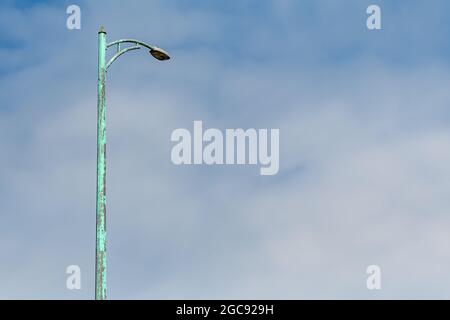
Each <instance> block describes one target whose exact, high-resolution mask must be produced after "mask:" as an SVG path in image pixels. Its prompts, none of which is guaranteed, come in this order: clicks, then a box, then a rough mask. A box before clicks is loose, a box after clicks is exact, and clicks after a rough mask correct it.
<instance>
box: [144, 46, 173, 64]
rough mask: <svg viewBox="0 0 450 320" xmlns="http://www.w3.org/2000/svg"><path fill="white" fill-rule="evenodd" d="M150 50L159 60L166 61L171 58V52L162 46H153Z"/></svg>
mask: <svg viewBox="0 0 450 320" xmlns="http://www.w3.org/2000/svg"><path fill="white" fill-rule="evenodd" d="M149 52H150V54H151V55H152V56H153V57H154V58H155V59H157V60H160V61H164V60H169V59H170V56H169V54H168V53H167V52H165V51H164V50H163V49H161V48H158V47H153V48H152V49H151V50H150V51H149Z"/></svg>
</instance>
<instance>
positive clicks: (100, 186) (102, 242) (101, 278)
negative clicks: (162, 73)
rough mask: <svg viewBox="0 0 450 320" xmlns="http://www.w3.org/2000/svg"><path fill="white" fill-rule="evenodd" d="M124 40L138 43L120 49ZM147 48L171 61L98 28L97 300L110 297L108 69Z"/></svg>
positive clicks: (159, 58) (161, 53) (140, 44)
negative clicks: (108, 53)
mask: <svg viewBox="0 0 450 320" xmlns="http://www.w3.org/2000/svg"><path fill="white" fill-rule="evenodd" d="M122 43H132V44H134V46H132V47H128V48H125V49H122V50H121V49H120V45H121V44H122ZM113 45H117V53H116V54H115V55H114V56H113V57H112V58H111V59H110V60H109V62H108V63H106V50H107V48H109V47H111V46H113ZM140 47H145V48H148V49H149V50H150V53H151V54H152V55H153V56H154V57H155V58H156V59H158V60H168V59H169V55H168V54H167V53H166V52H165V51H164V50H162V49H159V48H157V47H153V46H150V45H148V44H146V43H144V42H141V41H138V40H134V39H121V40H117V41H114V42H111V43H109V44H107V43H106V31H105V29H104V28H103V27H101V28H100V30H99V31H98V97H97V208H96V246H95V299H97V300H104V299H106V104H105V81H106V70H107V68H108V67H109V66H110V65H111V64H112V63H113V62H114V61H115V60H116V59H117V58H118V57H120V56H121V55H122V54H124V53H126V52H128V51H131V50H136V49H139V48H140Z"/></svg>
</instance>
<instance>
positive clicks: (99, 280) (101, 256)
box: [95, 27, 106, 300]
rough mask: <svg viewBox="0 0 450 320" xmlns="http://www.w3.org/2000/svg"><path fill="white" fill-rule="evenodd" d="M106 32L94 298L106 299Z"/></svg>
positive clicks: (101, 49) (101, 42)
mask: <svg viewBox="0 0 450 320" xmlns="http://www.w3.org/2000/svg"><path fill="white" fill-rule="evenodd" d="M105 77H106V32H105V30H104V28H103V27H101V28H100V30H99V32H98V98H97V210H96V247H95V248H96V250H95V252H96V266H95V268H96V270H95V271H96V272H95V299H97V300H104V299H106V105H105Z"/></svg>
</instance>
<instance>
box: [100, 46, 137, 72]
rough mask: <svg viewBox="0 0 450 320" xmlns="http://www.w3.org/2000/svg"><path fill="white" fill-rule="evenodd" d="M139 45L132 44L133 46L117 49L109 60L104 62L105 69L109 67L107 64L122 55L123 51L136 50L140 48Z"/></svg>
mask: <svg viewBox="0 0 450 320" xmlns="http://www.w3.org/2000/svg"><path fill="white" fill-rule="evenodd" d="M140 48H141V47H140V46H134V47H129V48H126V49H122V50H120V51H118V52H117V53H116V54H115V55H114V56H113V57H112V58H111V59H110V60H109V61H108V63H107V64H106V70H108V68H109V66H110V65H111V64H112V63H113V62H114V61H116V59H117V58H118V57H120V56H121V55H123V54H124V53H125V52H128V51H131V50H137V49H140Z"/></svg>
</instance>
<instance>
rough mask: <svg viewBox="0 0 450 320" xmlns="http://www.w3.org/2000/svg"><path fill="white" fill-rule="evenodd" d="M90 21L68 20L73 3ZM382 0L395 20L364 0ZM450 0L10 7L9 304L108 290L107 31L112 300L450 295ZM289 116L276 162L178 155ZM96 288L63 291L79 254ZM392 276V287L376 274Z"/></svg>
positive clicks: (3, 232)
mask: <svg viewBox="0 0 450 320" xmlns="http://www.w3.org/2000/svg"><path fill="white" fill-rule="evenodd" d="M70 4H77V5H79V6H80V7H81V14H82V22H81V23H82V25H81V26H82V29H81V30H73V31H70V30H67V28H66V18H67V14H66V8H67V6H68V5H70ZM370 4H378V5H380V6H381V8H382V27H383V30H381V31H369V30H368V29H367V28H366V18H367V14H366V8H367V6H368V5H370ZM448 12H450V4H449V3H448V1H444V0H433V1H419V0H417V1H415V0H414V1H386V0H385V1H382V0H371V1H365V0H345V1H335V0H320V1H313V0H308V1H294V0H292V1H290V0H273V1H257V0H252V1H250V0H241V1H193V0H190V1H188V0H180V1H163V0H161V1H143V0H142V1H137V0H133V1H127V2H124V1H118V0H117V1H19V0H16V1H12V0H6V1H2V2H1V4H0V218H1V223H0V298H6V299H12V298H19V299H23V298H32V299H40V298H43V299H48V298H56V299H91V298H93V293H94V259H95V181H96V179H95V170H96V165H95V161H96V94H97V92H96V89H97V87H96V81H97V71H96V65H97V30H98V28H99V26H100V25H102V24H103V25H104V26H105V28H106V30H107V32H108V39H109V40H115V39H119V38H124V37H131V38H137V39H142V40H144V41H148V42H150V43H152V44H155V45H158V46H160V47H163V48H165V49H166V50H168V51H169V52H170V53H171V55H172V56H173V59H172V60H171V61H170V62H168V63H159V62H157V61H154V60H153V59H149V58H148V55H147V54H146V53H145V51H144V50H141V51H135V52H131V53H128V54H127V55H125V56H123V57H121V58H120V60H118V62H116V63H115V64H114V65H113V66H112V67H111V69H110V70H109V72H108V79H107V106H108V114H107V118H108V119H107V121H108V123H107V134H108V147H107V151H108V154H107V160H108V168H107V197H108V200H107V214H108V218H107V222H108V225H107V227H108V285H109V288H108V295H109V297H110V298H112V299H134V298H143V299H147V298H149V299H163V298H179V299H185V298H186V299H188V298H189V299H201V298H203V299H206V298H210V299H215V298H226V299H231V298H253V299H255V298H266V299H282V298H285V299H301V298H339V299H341V298H344V299H346V298H361V299H378V298H387V299H391V298H438V299H441V298H447V299H448V298H450V277H449V276H448V270H449V269H450V235H449V234H450V232H449V231H450V215H449V213H450V197H449V192H450V167H449V165H448V164H449V163H450V129H449V125H448V124H449V121H450V111H449V106H450V90H449V88H450V60H449V56H450V42H449V40H448V39H450V19H449V18H448ZM194 120H203V122H204V127H207V128H208V127H214V128H219V129H221V130H225V129H226V128H240V127H242V128H279V129H280V171H279V173H278V175H276V176H260V175H259V168H258V167H257V166H175V165H173V164H172V163H171V160H170V151H171V148H172V146H173V143H172V142H171V141H170V134H171V133H172V131H173V130H174V129H176V128H188V129H190V130H192V126H193V121H194ZM71 264H76V265H79V266H80V267H81V272H82V289H81V290H79V291H76V290H75V291H69V290H67V289H66V277H67V275H66V273H65V272H66V267H67V266H68V265H71ZM372 264H376V265H379V266H380V267H381V269H382V290H381V291H369V290H367V288H366V278H367V274H366V273H365V272H366V268H367V266H369V265H372Z"/></svg>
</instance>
